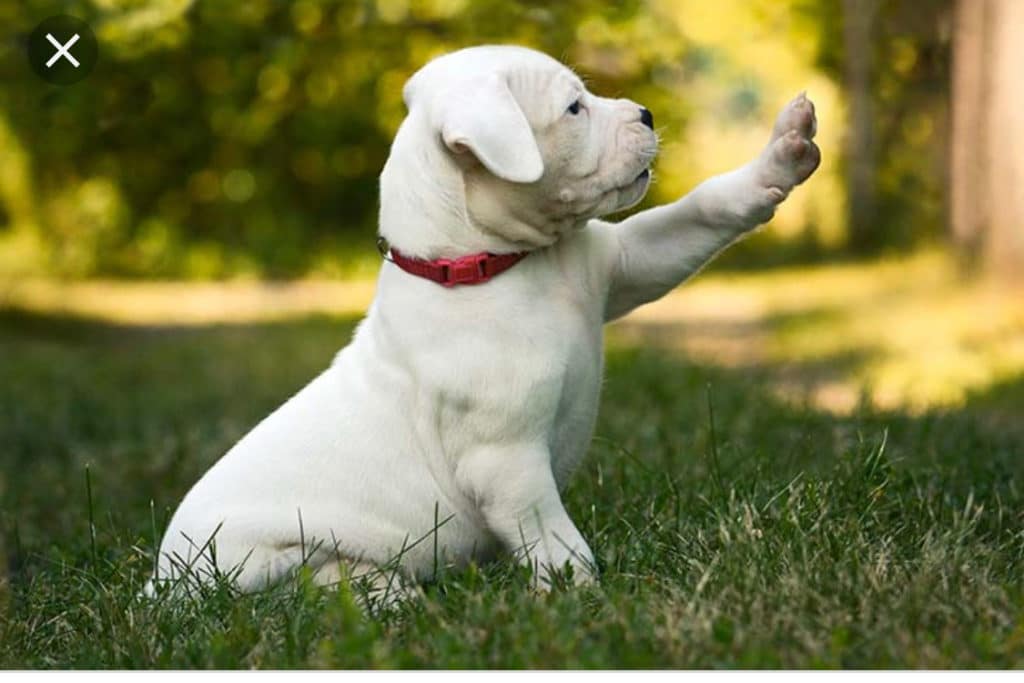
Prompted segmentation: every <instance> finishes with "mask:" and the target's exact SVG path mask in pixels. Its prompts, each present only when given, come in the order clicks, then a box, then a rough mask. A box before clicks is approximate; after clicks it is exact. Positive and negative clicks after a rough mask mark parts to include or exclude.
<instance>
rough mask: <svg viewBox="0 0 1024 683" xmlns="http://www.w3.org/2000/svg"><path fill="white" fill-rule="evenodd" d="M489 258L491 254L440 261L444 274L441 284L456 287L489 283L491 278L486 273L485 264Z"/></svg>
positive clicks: (438, 263) (438, 261)
mask: <svg viewBox="0 0 1024 683" xmlns="http://www.w3.org/2000/svg"><path fill="white" fill-rule="evenodd" d="M489 258H490V254H486V253H484V254H471V255H469V256H460V257H459V258H457V259H438V260H437V261H436V263H437V265H439V266H441V268H442V272H443V273H444V281H443V282H441V284H442V285H444V286H445V287H454V286H455V285H464V284H476V283H478V282H487V281H488V280H490V279H491V278H490V276H489V275H488V274H487V273H485V272H484V264H485V263H487V260H488V259H489Z"/></svg>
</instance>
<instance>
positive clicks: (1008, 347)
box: [612, 253, 1024, 412]
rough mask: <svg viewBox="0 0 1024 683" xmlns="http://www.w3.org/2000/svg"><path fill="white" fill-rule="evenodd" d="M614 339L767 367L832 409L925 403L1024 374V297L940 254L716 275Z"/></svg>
mask: <svg viewBox="0 0 1024 683" xmlns="http://www.w3.org/2000/svg"><path fill="white" fill-rule="evenodd" d="M612 339H613V340H619V341H623V342H641V341H642V342H650V343H655V344H658V345H667V346H669V347H675V348H679V349H681V350H684V351H686V352H687V353H690V354H691V355H693V356H695V357H696V358H697V359H699V360H702V361H705V362H714V363H721V364H725V365H729V366H733V367H751V368H757V369H762V370H765V371H767V372H768V373H769V376H770V377H771V378H773V379H774V384H775V386H776V387H777V389H778V392H779V394H780V395H782V396H785V397H787V398H790V399H796V400H804V399H809V400H811V401H812V402H813V403H814V404H815V405H816V406H818V407H822V408H826V409H829V410H832V411H837V412H848V411H850V410H852V409H853V408H854V407H856V405H857V403H858V402H859V401H860V400H862V399H866V400H868V401H870V402H871V403H872V404H873V405H874V406H876V407H879V408H893V409H895V408H900V409H906V410H913V411H919V410H924V409H926V408H930V407H937V406H948V407H953V406H958V405H962V404H963V403H964V401H965V399H966V398H967V397H968V395H969V394H970V393H972V392H976V391H981V390H984V389H985V388H987V387H989V386H991V385H993V384H995V383H997V382H1000V381H1003V380H1006V379H1009V378H1011V377H1013V376H1014V375H1017V374H1019V373H1021V372H1024V297H1022V296H1021V292H1019V291H1014V290H1011V291H1008V290H1006V289H1004V288H1002V287H1001V286H1000V285H998V284H996V283H993V282H987V281H980V280H979V281H965V280H963V279H962V278H960V277H959V276H958V275H957V272H956V269H955V267H954V264H953V263H952V262H951V261H950V260H949V259H948V258H947V257H945V256H942V255H940V254H938V253H927V254H922V255H919V256H916V257H913V258H909V259H902V260H892V261H883V262H879V263H875V264H869V265H844V266H829V267H815V268H806V269H791V270H786V271H780V272H775V273H768V274H755V275H737V276H715V275H711V276H708V277H700V278H698V279H697V280H696V281H695V282H694V284H692V285H691V286H686V287H682V288H680V289H678V290H676V291H675V292H673V293H672V294H671V295H670V296H668V297H665V298H664V299H662V300H661V301H659V302H656V303H654V304H651V305H649V306H647V307H646V308H644V309H641V310H640V311H637V312H636V313H635V314H633V315H632V316H630V317H629V318H627V319H626V320H624V321H623V322H622V323H619V324H618V325H616V326H615V328H614V331H613V334H612Z"/></svg>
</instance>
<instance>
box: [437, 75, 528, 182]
mask: <svg viewBox="0 0 1024 683" xmlns="http://www.w3.org/2000/svg"><path fill="white" fill-rule="evenodd" d="M441 137H442V138H443V139H444V144H445V145H447V146H448V149H450V150H452V151H453V152H456V153H460V152H465V151H466V150H468V151H470V152H472V153H473V156H475V157H476V158H477V159H478V160H479V161H480V163H481V164H483V165H484V167H485V168H487V170H488V171H490V172H491V173H493V174H494V175H496V176H498V177H499V178H503V179H505V180H508V181H510V182H513V183H532V182H535V181H537V180H539V179H540V177H541V175H543V173H544V160H543V159H542V158H541V156H540V149H539V148H538V147H537V141H536V140H535V139H534V137H533V131H532V130H530V124H529V123H528V122H527V120H526V116H525V115H524V114H523V110H522V109H520V108H519V103H518V102H516V98H515V97H513V96H512V91H511V90H509V88H508V84H507V83H506V82H505V80H504V79H502V78H500V77H498V76H496V75H488V76H486V77H482V78H481V79H480V80H479V81H474V82H473V83H472V85H471V87H465V88H459V89H458V92H454V93H452V94H451V96H449V97H446V98H445V106H444V110H443V115H442V117H441Z"/></svg>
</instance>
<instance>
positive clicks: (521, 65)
mask: <svg viewBox="0 0 1024 683" xmlns="http://www.w3.org/2000/svg"><path fill="white" fill-rule="evenodd" d="M494 75H497V76H500V77H503V78H504V79H505V80H506V82H507V83H508V85H509V88H511V90H512V91H513V93H514V94H516V95H521V94H524V93H526V92H528V91H542V90H546V89H550V88H552V87H560V88H562V89H564V90H571V89H576V90H579V91H580V92H582V91H583V83H582V81H580V79H579V77H577V76H576V74H574V73H573V72H572V71H571V70H570V69H569V68H568V67H566V66H565V65H564V64H562V63H561V62H559V61H558V60H556V59H553V58H551V57H549V56H548V55H546V54H544V53H543V52H538V51H536V50H531V49H529V48H525V47H518V46H512V45H489V46H481V47H470V48H465V49H462V50H458V51H456V52H451V53H449V54H446V55H443V56H441V57H437V58H436V59H433V60H432V61H430V62H428V63H427V64H426V65H425V66H423V67H422V68H421V69H420V70H419V71H417V72H416V73H415V74H413V76H412V78H410V79H409V80H408V82H406V84H405V88H404V90H403V92H402V96H403V98H404V99H405V104H406V106H407V107H409V108H412V105H413V102H414V101H415V100H417V99H419V98H421V97H427V98H429V97H431V96H432V94H436V93H440V92H444V91H447V90H449V89H451V88H457V87H461V86H463V85H466V86H467V87H470V86H469V84H471V83H472V82H473V81H474V80H475V79H479V78H482V77H486V76H494Z"/></svg>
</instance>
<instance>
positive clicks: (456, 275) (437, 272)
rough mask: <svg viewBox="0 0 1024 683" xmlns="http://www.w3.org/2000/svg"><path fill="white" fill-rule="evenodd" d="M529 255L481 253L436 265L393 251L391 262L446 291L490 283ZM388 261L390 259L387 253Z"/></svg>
mask: <svg viewBox="0 0 1024 683" xmlns="http://www.w3.org/2000/svg"><path fill="white" fill-rule="evenodd" d="M529 253H530V252H528V251H519V252H515V253H512V254H492V253H490V252H482V253H479V254H470V255H469V256H460V257H459V258H456V259H448V258H439V259H434V260H433V261H426V260H424V259H418V258H412V257H411V256H405V255H404V254H402V253H401V252H399V251H398V250H397V249H395V248H394V247H391V249H390V254H391V258H390V261H391V262H392V263H394V264H395V265H396V266H398V267H399V268H401V269H402V270H404V271H405V272H407V273H412V274H413V275H418V276H419V277H423V278H426V279H428V280H433V281H434V282H436V283H438V284H440V285H443V286H445V287H454V286H455V285H478V284H480V283H481V282H487V281H488V280H490V279H491V278H492V277H494V276H495V275H498V274H499V273H503V272H505V271H506V270H508V269H509V268H511V267H512V266H514V265H515V264H517V263H519V262H520V261H522V260H523V259H524V258H526V255H527V254H529ZM385 258H387V255H386V253H385Z"/></svg>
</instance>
